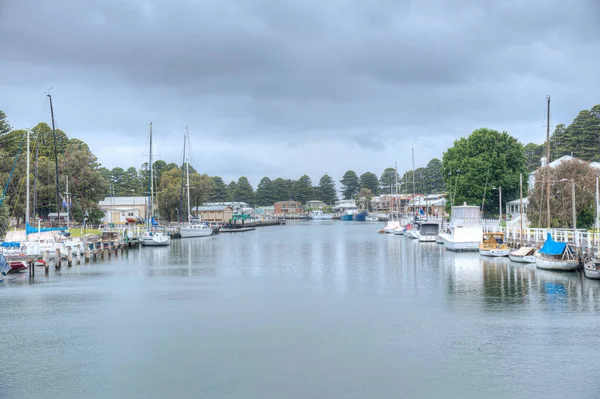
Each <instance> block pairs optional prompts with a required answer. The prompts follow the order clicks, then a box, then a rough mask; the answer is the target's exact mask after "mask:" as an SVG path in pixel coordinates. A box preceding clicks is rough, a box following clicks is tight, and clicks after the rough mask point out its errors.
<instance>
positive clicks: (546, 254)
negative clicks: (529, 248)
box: [535, 233, 579, 271]
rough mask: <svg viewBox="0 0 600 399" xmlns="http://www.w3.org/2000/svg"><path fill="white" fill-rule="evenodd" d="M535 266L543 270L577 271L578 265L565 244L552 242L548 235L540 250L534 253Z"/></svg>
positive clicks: (550, 236)
mask: <svg viewBox="0 0 600 399" xmlns="http://www.w3.org/2000/svg"><path fill="white" fill-rule="evenodd" d="M535 266H536V267H537V268H538V269H545V270H557V271H571V270H575V269H577V268H578V267H579V263H578V262H577V259H576V258H575V254H574V253H573V250H572V249H571V248H570V247H569V246H568V245H567V243H566V242H558V241H554V240H553V239H552V235H551V234H550V233H548V236H547V237H546V241H545V242H544V245H543V246H542V248H540V250H539V251H536V252H535Z"/></svg>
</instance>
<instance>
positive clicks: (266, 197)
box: [256, 177, 277, 206]
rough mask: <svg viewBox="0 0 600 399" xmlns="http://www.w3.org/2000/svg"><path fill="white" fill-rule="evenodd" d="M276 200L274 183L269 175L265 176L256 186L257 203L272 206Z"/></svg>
mask: <svg viewBox="0 0 600 399" xmlns="http://www.w3.org/2000/svg"><path fill="white" fill-rule="evenodd" d="M276 201H277V199H276V192H275V185H274V183H273V182H272V181H271V179H269V178H268V177H263V178H262V179H261V180H260V183H258V187H257V188H256V205H258V206H271V205H273V203H275V202H276Z"/></svg>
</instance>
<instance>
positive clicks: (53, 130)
mask: <svg viewBox="0 0 600 399" xmlns="http://www.w3.org/2000/svg"><path fill="white" fill-rule="evenodd" d="M46 96H47V97H48V98H49V99H50V115H51V116H52V134H53V135H54V169H55V175H56V212H57V217H58V226H59V227H60V208H61V205H62V203H61V202H60V192H59V182H58V150H57V149H56V127H55V126H54V107H53V106H52V96H51V95H50V94H46Z"/></svg>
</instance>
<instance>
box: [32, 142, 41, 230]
mask: <svg viewBox="0 0 600 399" xmlns="http://www.w3.org/2000/svg"><path fill="white" fill-rule="evenodd" d="M38 144H39V130H38V133H36V134H35V166H34V167H33V215H34V216H35V215H37V213H36V210H37V181H38V148H39V147H40V146H39V145H38ZM36 219H37V217H36Z"/></svg>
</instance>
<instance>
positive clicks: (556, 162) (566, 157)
mask: <svg viewBox="0 0 600 399" xmlns="http://www.w3.org/2000/svg"><path fill="white" fill-rule="evenodd" d="M573 159H576V160H578V161H582V160H581V159H579V158H575V157H573V156H571V155H564V156H562V157H560V158H558V159H555V160H554V161H552V162H550V164H549V166H550V167H551V168H556V167H557V166H558V165H560V164H561V163H563V162H567V161H571V160H573ZM540 162H541V167H542V168H543V167H544V166H546V157H542V158H541V159H540ZM590 166H591V167H592V168H594V169H600V163H598V162H590ZM536 173H537V170H536V171H533V172H531V173H530V174H529V176H528V178H527V183H528V187H527V188H528V190H533V186H534V185H535V174H536Z"/></svg>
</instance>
